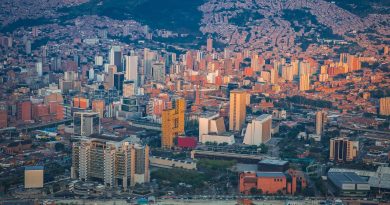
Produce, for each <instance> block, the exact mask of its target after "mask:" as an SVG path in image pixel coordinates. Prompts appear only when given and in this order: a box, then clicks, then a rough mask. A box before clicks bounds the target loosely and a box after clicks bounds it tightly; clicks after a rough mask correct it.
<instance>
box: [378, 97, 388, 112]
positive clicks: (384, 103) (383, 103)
mask: <svg viewBox="0 0 390 205" xmlns="http://www.w3.org/2000/svg"><path fill="white" fill-rule="evenodd" d="M379 114H380V115H384V116H389V115H390V97H385V98H381V99H379Z"/></svg>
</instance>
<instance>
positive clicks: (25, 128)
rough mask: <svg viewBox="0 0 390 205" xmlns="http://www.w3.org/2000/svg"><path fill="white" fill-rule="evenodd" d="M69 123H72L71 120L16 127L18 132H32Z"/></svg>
mask: <svg viewBox="0 0 390 205" xmlns="http://www.w3.org/2000/svg"><path fill="white" fill-rule="evenodd" d="M71 122H73V119H65V120H61V121H55V122H49V123H45V124H39V125H30V126H22V127H18V128H17V130H18V131H20V132H29V131H33V130H40V129H45V128H50V127H56V126H58V125H63V124H70V123H71Z"/></svg>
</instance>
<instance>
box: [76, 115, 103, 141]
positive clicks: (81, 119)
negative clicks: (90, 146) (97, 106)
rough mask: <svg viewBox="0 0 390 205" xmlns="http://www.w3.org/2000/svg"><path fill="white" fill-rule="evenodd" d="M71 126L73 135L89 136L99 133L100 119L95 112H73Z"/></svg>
mask: <svg viewBox="0 0 390 205" xmlns="http://www.w3.org/2000/svg"><path fill="white" fill-rule="evenodd" d="M73 124H74V125H73V130H74V131H73V134H74V135H79V136H90V135H92V134H99V133H100V118H99V113H97V112H75V113H73Z"/></svg>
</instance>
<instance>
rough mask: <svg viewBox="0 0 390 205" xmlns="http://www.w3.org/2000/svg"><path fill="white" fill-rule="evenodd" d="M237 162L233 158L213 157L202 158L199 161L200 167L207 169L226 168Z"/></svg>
mask: <svg viewBox="0 0 390 205" xmlns="http://www.w3.org/2000/svg"><path fill="white" fill-rule="evenodd" d="M235 164H236V161H233V160H212V159H200V160H199V161H198V162H197V166H198V168H199V169H205V170H226V169H228V168H231V167H232V166H234V165H235Z"/></svg>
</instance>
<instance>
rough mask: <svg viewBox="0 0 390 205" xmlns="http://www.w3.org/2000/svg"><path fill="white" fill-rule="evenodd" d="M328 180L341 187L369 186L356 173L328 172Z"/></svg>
mask: <svg viewBox="0 0 390 205" xmlns="http://www.w3.org/2000/svg"><path fill="white" fill-rule="evenodd" d="M328 178H329V179H330V180H331V181H332V182H333V183H334V184H335V185H337V186H339V187H341V186H342V184H368V182H367V181H365V180H364V179H363V178H361V177H360V176H358V175H357V174H356V173H354V172H328Z"/></svg>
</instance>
